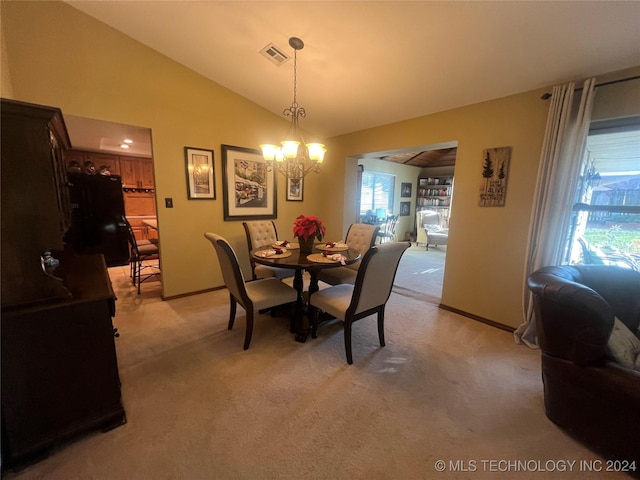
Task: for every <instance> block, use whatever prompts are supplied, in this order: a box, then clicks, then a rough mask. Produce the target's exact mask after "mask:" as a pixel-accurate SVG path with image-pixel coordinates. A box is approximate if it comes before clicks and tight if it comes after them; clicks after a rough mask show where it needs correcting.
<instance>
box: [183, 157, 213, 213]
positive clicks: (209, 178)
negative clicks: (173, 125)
mask: <svg viewBox="0 0 640 480" xmlns="http://www.w3.org/2000/svg"><path fill="white" fill-rule="evenodd" d="M184 162H185V165H186V169H187V198H188V199H189V200H202V199H209V200H211V199H215V198H216V182H215V178H216V177H215V166H214V164H213V150H206V149H204V148H194V147H184Z"/></svg>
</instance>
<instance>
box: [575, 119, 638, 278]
mask: <svg viewBox="0 0 640 480" xmlns="http://www.w3.org/2000/svg"><path fill="white" fill-rule="evenodd" d="M565 260H566V262H567V263H572V264H605V265H620V266H623V267H628V268H634V269H636V270H640V118H635V119H631V120H629V119H627V121H626V123H625V124H620V123H619V122H618V123H612V122H594V123H593V124H592V126H591V129H590V131H589V137H588V138H587V148H586V152H585V157H584V160H583V166H582V171H581V173H580V177H579V179H578V188H577V191H576V196H575V203H574V206H573V214H572V218H571V234H570V238H569V242H568V246H567V255H566V259H565Z"/></svg>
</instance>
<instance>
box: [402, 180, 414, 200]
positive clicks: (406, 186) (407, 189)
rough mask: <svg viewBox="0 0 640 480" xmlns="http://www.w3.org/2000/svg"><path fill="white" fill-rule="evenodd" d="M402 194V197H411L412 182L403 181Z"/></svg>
mask: <svg viewBox="0 0 640 480" xmlns="http://www.w3.org/2000/svg"><path fill="white" fill-rule="evenodd" d="M400 196H401V197H402V198H407V197H411V184H410V183H404V182H403V183H402V186H401V188H400Z"/></svg>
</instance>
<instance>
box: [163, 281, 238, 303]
mask: <svg viewBox="0 0 640 480" xmlns="http://www.w3.org/2000/svg"><path fill="white" fill-rule="evenodd" d="M223 288H227V287H225V286H224V285H222V286H220V287H213V288H205V289H204V290H198V291H196V292H189V293H181V294H180V295H171V296H169V297H165V296H164V295H162V296H161V297H160V298H162V300H163V301H165V302H166V301H167V300H175V299H176V298H184V297H191V296H192V295H200V294H201V293H208V292H215V291H216V290H222V289H223Z"/></svg>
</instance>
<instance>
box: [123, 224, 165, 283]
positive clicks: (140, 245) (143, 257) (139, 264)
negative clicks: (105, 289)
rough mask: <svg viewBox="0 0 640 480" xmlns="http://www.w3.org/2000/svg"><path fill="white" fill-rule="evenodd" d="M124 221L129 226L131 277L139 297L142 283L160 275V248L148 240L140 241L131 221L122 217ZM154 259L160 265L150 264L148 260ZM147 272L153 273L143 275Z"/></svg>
mask: <svg viewBox="0 0 640 480" xmlns="http://www.w3.org/2000/svg"><path fill="white" fill-rule="evenodd" d="M122 219H123V221H124V223H125V225H126V226H127V240H128V241H129V275H130V276H131V278H132V280H133V285H134V286H137V287H138V295H139V294H140V285H141V284H142V282H144V281H146V280H149V279H150V278H154V277H158V276H159V275H160V259H159V256H160V248H159V247H158V244H157V243H151V242H149V241H148V240H141V241H138V240H137V239H136V236H135V233H134V232H133V228H132V227H131V224H130V223H129V220H127V219H126V217H122ZM154 259H157V260H158V263H154V264H149V263H148V260H154ZM145 270H151V273H145V274H143V273H142V272H143V271H145Z"/></svg>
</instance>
